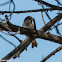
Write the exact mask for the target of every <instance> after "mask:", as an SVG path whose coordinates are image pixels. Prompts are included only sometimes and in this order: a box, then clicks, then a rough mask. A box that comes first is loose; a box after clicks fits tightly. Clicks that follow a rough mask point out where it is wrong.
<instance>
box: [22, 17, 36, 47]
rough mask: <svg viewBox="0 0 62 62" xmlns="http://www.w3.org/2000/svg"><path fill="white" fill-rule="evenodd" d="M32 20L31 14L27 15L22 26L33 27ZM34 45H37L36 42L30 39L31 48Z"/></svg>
mask: <svg viewBox="0 0 62 62" xmlns="http://www.w3.org/2000/svg"><path fill="white" fill-rule="evenodd" d="M32 21H33V18H32V17H31V16H27V17H26V18H25V19H24V23H23V27H24V28H30V29H34V25H33V23H32ZM27 38H28V36H27ZM34 46H35V47H37V42H36V40H33V41H32V48H33V47H34Z"/></svg>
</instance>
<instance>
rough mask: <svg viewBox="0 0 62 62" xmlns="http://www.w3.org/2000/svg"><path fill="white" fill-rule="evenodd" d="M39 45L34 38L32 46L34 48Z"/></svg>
mask: <svg viewBox="0 0 62 62" xmlns="http://www.w3.org/2000/svg"><path fill="white" fill-rule="evenodd" d="M37 45H38V44H37V42H36V40H33V41H32V48H33V47H34V46H35V47H37Z"/></svg>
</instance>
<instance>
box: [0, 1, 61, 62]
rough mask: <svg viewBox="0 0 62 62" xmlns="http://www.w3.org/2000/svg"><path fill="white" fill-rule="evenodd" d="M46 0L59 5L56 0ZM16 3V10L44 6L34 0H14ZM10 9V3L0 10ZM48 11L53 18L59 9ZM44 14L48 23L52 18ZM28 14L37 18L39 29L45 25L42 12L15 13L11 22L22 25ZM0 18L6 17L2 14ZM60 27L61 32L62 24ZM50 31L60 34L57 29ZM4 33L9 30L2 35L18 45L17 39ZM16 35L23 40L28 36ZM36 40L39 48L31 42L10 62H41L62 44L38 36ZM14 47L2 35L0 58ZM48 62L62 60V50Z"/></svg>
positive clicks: (1, 33) (0, 2)
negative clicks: (32, 45) (32, 46)
mask: <svg viewBox="0 0 62 62" xmlns="http://www.w3.org/2000/svg"><path fill="white" fill-rule="evenodd" d="M3 1H4V2H3ZM7 1H8V0H0V4H2V3H5V2H7ZM44 1H46V0H44ZM46 2H48V3H51V4H54V5H57V2H55V1H54V0H50V1H49V0H47V1H46ZM14 3H15V11H23V10H33V9H41V8H42V7H41V5H38V3H37V2H35V1H34V0H14ZM45 7H46V6H45ZM12 9H13V5H11V10H12ZM8 10H9V4H7V5H5V6H0V11H8ZM48 13H49V15H50V17H51V19H53V18H54V17H55V16H56V15H57V13H58V11H48ZM43 15H44V19H45V22H46V23H48V22H49V21H50V20H49V19H48V18H47V16H46V15H45V13H44V12H43ZM27 16H32V17H33V18H35V21H36V28H37V30H39V29H40V28H42V27H43V26H44V23H43V20H42V16H41V12H35V13H33V12H31V13H20V14H13V15H12V18H11V20H10V22H11V23H12V24H14V25H17V26H22V24H23V21H24V19H25V17H27ZM0 18H2V19H4V15H0ZM59 29H60V32H61V31H62V30H61V29H62V26H60V28H59ZM50 32H51V34H55V35H58V34H57V33H56V30H55V29H53V30H51V31H50ZM4 33H7V32H5V31H3V32H0V35H2V36H3V37H5V38H6V39H7V40H9V41H10V42H12V43H14V44H15V45H16V46H18V45H19V44H20V43H19V41H18V40H17V39H15V38H14V37H12V36H9V35H7V34H4ZM16 36H17V37H18V38H19V39H21V40H24V39H25V38H26V36H25V35H22V34H21V35H20V34H17V35H16ZM36 41H37V43H38V47H37V48H36V47H34V48H31V44H30V45H29V46H28V47H27V51H26V50H24V51H23V52H22V53H21V54H20V57H17V58H16V59H13V58H11V59H10V60H12V61H8V62H40V61H41V60H42V59H43V58H45V57H46V56H47V55H48V54H50V53H51V52H52V51H54V50H55V49H56V48H58V47H59V46H61V45H60V44H57V43H54V42H51V41H48V40H44V39H39V38H37V39H36ZM13 49H14V46H12V45H11V44H9V43H8V42H6V41H5V40H3V39H2V38H1V37H0V59H1V58H3V57H4V56H5V55H7V54H8V53H10V52H11V51H12V50H13ZM46 62H62V50H60V51H59V52H57V53H56V54H55V55H53V56H52V57H50V58H49V59H48V60H47V61H46Z"/></svg>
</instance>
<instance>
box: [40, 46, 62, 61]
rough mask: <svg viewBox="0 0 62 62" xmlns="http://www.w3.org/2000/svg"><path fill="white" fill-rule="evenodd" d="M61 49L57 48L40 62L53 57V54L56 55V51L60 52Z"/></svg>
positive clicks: (61, 47)
mask: <svg viewBox="0 0 62 62" xmlns="http://www.w3.org/2000/svg"><path fill="white" fill-rule="evenodd" d="M61 49H62V46H60V47H58V48H57V49H56V50H54V51H53V52H51V53H50V54H49V55H48V56H46V57H45V58H44V59H43V60H42V61H41V62H45V61H46V60H47V59H49V58H50V57H51V56H52V55H55V53H57V52H58V51H60V50H61Z"/></svg>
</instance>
